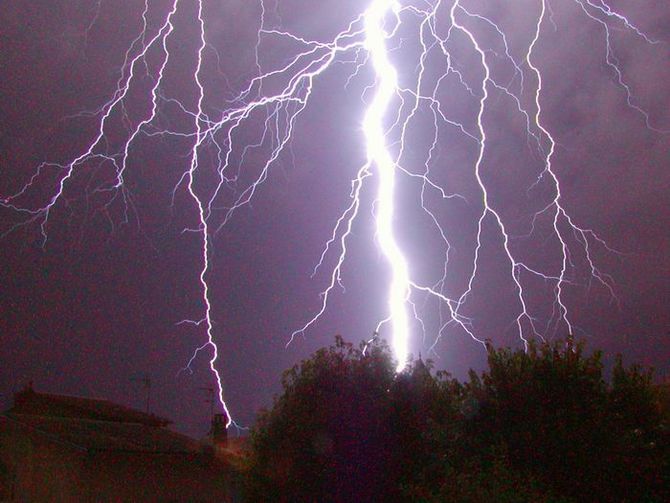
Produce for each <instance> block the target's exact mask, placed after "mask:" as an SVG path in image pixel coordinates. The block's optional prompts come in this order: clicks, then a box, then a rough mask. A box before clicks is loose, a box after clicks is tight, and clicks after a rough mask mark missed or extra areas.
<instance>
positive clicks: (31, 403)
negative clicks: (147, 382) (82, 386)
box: [8, 386, 171, 427]
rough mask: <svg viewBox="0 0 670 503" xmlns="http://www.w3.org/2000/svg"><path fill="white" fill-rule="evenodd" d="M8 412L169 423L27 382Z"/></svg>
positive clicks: (155, 424)
mask: <svg viewBox="0 0 670 503" xmlns="http://www.w3.org/2000/svg"><path fill="white" fill-rule="evenodd" d="M8 412H9V413H11V414H25V415H34V416H48V417H52V418H56V417H60V418H68V417H69V418H77V419H91V420H99V421H111V422H118V423H138V424H142V425H145V426H154V427H161V426H167V425H168V424H170V423H171V421H169V420H168V419H165V418H162V417H159V416H156V415H154V414H147V413H145V412H141V411H139V410H135V409H131V408H130V407H125V406H123V405H119V404H116V403H112V402H110V401H108V400H101V399H98V398H84V397H79V396H68V395H56V394H51V393H38V392H37V391H35V390H33V388H32V386H28V387H27V388H25V389H24V390H22V391H20V392H18V393H16V394H15V395H14V406H13V407H12V408H11V409H10V410H9V411H8Z"/></svg>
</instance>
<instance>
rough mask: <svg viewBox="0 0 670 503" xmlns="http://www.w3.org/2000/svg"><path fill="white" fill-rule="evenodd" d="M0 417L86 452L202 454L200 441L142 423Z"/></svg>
mask: <svg viewBox="0 0 670 503" xmlns="http://www.w3.org/2000/svg"><path fill="white" fill-rule="evenodd" d="M0 417H2V419H3V420H4V421H7V422H10V423H13V424H14V425H15V426H17V427H19V428H21V429H23V430H24V431H29V432H31V433H35V434H38V435H42V436H44V437H47V438H50V439H51V440H53V441H56V442H59V443H65V444H69V445H71V446H73V447H77V448H80V449H84V450H87V451H120V452H146V453H156V454H158V453H165V454H175V453H198V452H201V447H200V445H199V444H198V442H196V441H195V440H193V439H191V438H189V437H187V436H185V435H181V434H179V433H176V432H174V431H170V430H168V429H166V428H156V427H153V426H148V425H145V424H141V423H130V422H118V421H101V420H95V419H86V418H74V417H51V416H41V415H31V414H16V413H7V414H5V415H4V416H0Z"/></svg>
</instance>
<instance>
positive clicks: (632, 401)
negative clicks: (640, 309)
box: [246, 337, 670, 503]
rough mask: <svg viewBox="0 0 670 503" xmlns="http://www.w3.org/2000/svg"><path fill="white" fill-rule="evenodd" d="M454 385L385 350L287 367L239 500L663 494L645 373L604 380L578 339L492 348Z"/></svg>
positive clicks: (662, 457)
mask: <svg viewBox="0 0 670 503" xmlns="http://www.w3.org/2000/svg"><path fill="white" fill-rule="evenodd" d="M488 351H489V353H488V364H489V369H488V371H486V372H484V373H483V374H482V375H478V374H477V373H475V372H471V374H470V379H469V381H468V382H466V383H464V384H460V383H459V382H458V381H456V380H454V379H452V378H451V377H450V376H449V375H448V374H446V373H444V372H437V373H434V372H433V371H432V365H431V363H430V362H423V361H422V360H418V361H413V362H410V364H409V365H408V366H407V368H406V369H405V370H404V371H403V372H402V373H399V374H396V372H395V368H396V365H395V362H394V361H393V358H392V356H391V354H390V351H389V349H388V347H387V346H386V345H384V344H383V343H381V342H374V343H372V344H369V345H365V344H362V345H361V346H359V347H358V348H355V347H353V346H352V345H351V344H349V343H346V342H344V341H343V339H342V338H341V337H337V338H336V341H335V344H334V345H333V346H331V347H329V348H325V349H321V350H319V351H317V352H316V353H315V354H314V355H313V356H312V357H311V358H309V359H307V360H305V361H303V362H301V363H300V364H299V365H296V366H295V367H293V368H292V369H290V370H288V371H287V372H285V373H284V376H283V379H282V386H283V391H282V393H281V395H279V396H278V397H277V398H276V399H275V401H274V404H273V407H272V408H271V409H270V410H266V411H264V412H262V413H261V414H260V417H259V419H258V422H257V424H256V425H255V427H254V429H253V432H252V437H251V444H252V455H251V456H250V459H249V466H248V470H247V493H246V496H247V498H248V499H249V501H269V500H272V501H291V502H302V501H320V502H328V501H342V502H358V501H380V502H385V501H391V502H393V501H435V502H437V501H455V502H472V503H479V502H482V503H483V502H488V501H501V502H507V503H524V502H544V503H567V502H581V501H584V502H586V501H588V502H591V501H598V502H610V501H611V502H626V501H631V502H633V501H635V502H637V501H640V502H656V501H658V502H661V501H670V493H669V492H668V491H669V482H670V481H669V480H668V474H669V473H670V463H669V459H670V441H669V435H668V420H667V415H664V413H663V412H662V409H661V407H660V396H659V392H658V388H657V387H655V386H653V385H652V378H651V372H649V371H645V370H643V369H641V368H640V367H638V366H632V367H630V368H626V367H624V365H623V363H622V361H621V359H619V360H617V363H616V365H615V367H614V368H613V369H612V378H611V382H607V381H606V380H605V378H604V376H603V365H602V362H601V355H600V353H599V352H595V353H592V354H590V355H587V354H585V352H584V348H583V346H581V345H576V346H575V345H572V344H565V343H562V342H556V343H553V344H540V345H536V344H532V343H531V344H529V346H528V348H527V351H512V350H510V349H494V348H492V347H489V348H488Z"/></svg>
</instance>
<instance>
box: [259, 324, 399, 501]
mask: <svg viewBox="0 0 670 503" xmlns="http://www.w3.org/2000/svg"><path fill="white" fill-rule="evenodd" d="M393 379H394V363H393V361H392V358H391V357H390V354H389V351H388V350H387V348H385V347H384V346H382V345H380V344H372V345H371V346H370V347H368V348H367V350H366V351H363V349H362V348H360V349H355V348H354V347H353V346H352V345H351V344H349V343H345V342H344V341H343V339H342V338H341V337H337V338H336V342H335V345H334V346H331V347H329V348H326V349H321V350H319V351H317V352H316V354H314V356H313V357H312V358H310V359H308V360H305V361H303V362H301V363H300V364H299V365H296V366H294V367H293V368H292V369H290V370H288V371H286V372H285V373H284V375H283V378H282V387H283V393H282V394H281V395H280V396H279V397H278V398H276V400H275V403H274V406H273V408H272V409H271V410H269V411H264V412H262V413H261V415H260V417H259V419H258V421H257V424H256V426H255V427H254V430H253V432H252V436H251V443H252V450H253V455H252V458H251V463H250V468H249V484H248V487H247V497H248V499H249V500H250V501H263V500H268V498H270V496H271V498H270V499H272V500H274V501H291V502H300V501H328V500H329V499H330V500H333V501H365V500H368V501H369V500H374V499H375V498H374V495H375V494H378V492H379V491H384V488H385V487H386V484H385V478H386V476H387V474H388V469H389V468H390V459H391V457H392V456H391V451H392V450H393V449H394V445H393V443H392V439H391V432H390V424H389V421H388V418H389V411H390V400H389V389H390V387H391V385H392V383H393Z"/></svg>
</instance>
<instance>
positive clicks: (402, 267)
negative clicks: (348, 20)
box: [363, 0, 410, 371]
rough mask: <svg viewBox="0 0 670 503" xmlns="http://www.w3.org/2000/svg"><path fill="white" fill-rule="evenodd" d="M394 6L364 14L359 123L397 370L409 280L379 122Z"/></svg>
mask: <svg viewBox="0 0 670 503" xmlns="http://www.w3.org/2000/svg"><path fill="white" fill-rule="evenodd" d="M397 8H398V6H397V4H396V3H395V2H393V1H389V0H376V1H374V2H373V3H372V5H370V7H369V8H368V10H367V11H366V13H365V35H366V36H365V45H366V48H367V50H368V51H369V53H370V57H371V59H372V64H373V67H374V70H375V73H376V76H377V86H378V87H377V94H376V95H375V97H374V100H373V101H372V104H371V105H370V107H369V108H368V110H367V112H366V114H365V119H364V121H363V130H364V132H365V138H366V141H367V155H368V163H369V164H370V165H374V166H376V168H377V173H378V174H379V191H378V194H377V200H378V203H379V206H378V212H377V215H376V225H377V238H378V240H379V245H380V247H381V249H382V252H383V253H384V255H385V256H386V258H387V260H388V261H389V264H390V266H391V272H392V279H391V286H390V291H389V299H388V305H389V313H390V314H389V318H390V319H389V321H390V322H391V327H392V339H391V340H392V342H391V345H392V347H393V352H394V354H395V357H396V360H397V361H398V366H397V370H398V371H401V370H402V369H403V368H404V367H405V365H406V363H407V356H408V350H407V344H408V339H409V322H408V316H407V306H406V304H407V301H408V299H409V295H410V280H409V272H408V270H407V261H406V260H405V257H404V255H403V254H402V251H401V250H400V247H399V246H398V243H397V242H396V239H395V236H394V234H393V213H394V209H395V208H394V200H393V195H394V187H395V174H396V173H395V171H396V166H395V163H394V162H393V159H392V158H391V155H390V154H389V151H388V149H387V148H386V139H385V136H384V127H383V119H384V114H385V112H386V110H387V109H388V106H389V103H390V101H391V99H392V98H393V96H394V94H395V93H396V91H397V90H398V84H397V77H396V71H395V68H394V67H393V65H392V64H391V62H390V61H389V59H388V54H387V51H386V44H385V42H386V36H385V35H386V34H385V32H384V17H385V16H386V15H387V14H388V13H389V12H390V11H391V10H393V11H394V12H396V9H397Z"/></svg>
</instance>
